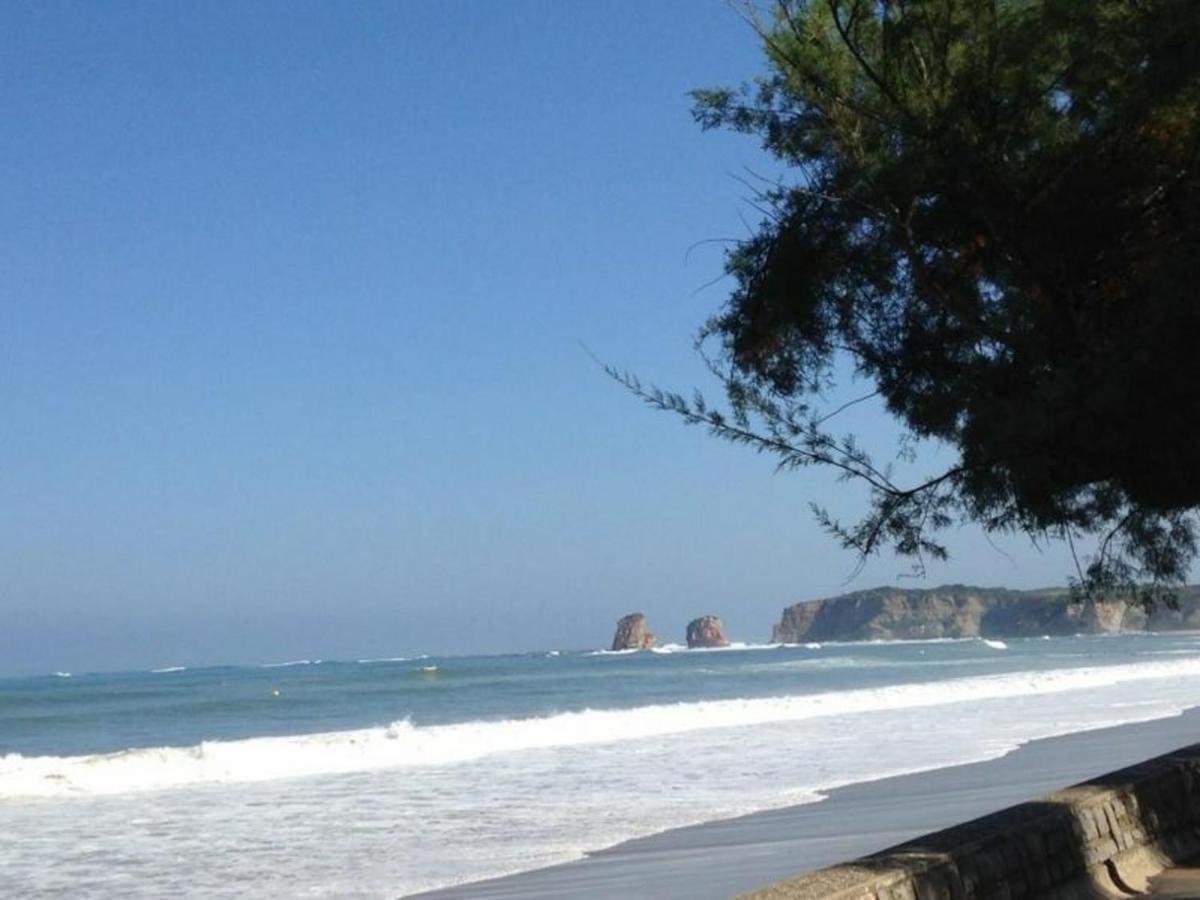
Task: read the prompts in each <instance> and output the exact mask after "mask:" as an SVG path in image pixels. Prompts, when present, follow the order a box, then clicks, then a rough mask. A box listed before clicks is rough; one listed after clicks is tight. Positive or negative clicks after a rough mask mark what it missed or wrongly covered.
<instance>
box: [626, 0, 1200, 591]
mask: <svg viewBox="0 0 1200 900" xmlns="http://www.w3.org/2000/svg"><path fill="white" fill-rule="evenodd" d="M745 13H746V17H747V19H748V20H749V21H750V22H751V24H752V25H753V26H754V27H756V28H757V29H758V32H759V34H760V36H761V37H762V40H763V44H764V48H765V53H766V58H767V64H768V67H767V72H766V74H765V75H763V76H762V77H760V78H759V79H758V80H757V81H756V82H755V84H753V85H751V86H748V87H743V88H742V89H741V90H740V91H734V90H727V89H719V90H704V91H697V92H696V93H695V100H696V106H695V115H696V118H697V121H698V122H699V123H700V124H701V125H702V126H703V127H705V128H729V129H734V130H737V131H741V132H746V133H749V134H753V135H756V136H757V137H759V138H760V139H761V140H762V141H763V144H764V146H765V147H766V148H767V149H768V150H769V151H770V152H771V153H772V154H773V155H774V156H775V157H776V158H778V159H779V160H780V161H782V162H783V163H784V164H785V165H786V167H787V171H788V172H789V176H788V177H787V179H786V180H783V181H781V182H779V183H772V184H767V185H764V186H763V188H762V190H761V192H760V194H759V196H758V197H756V198H755V202H756V205H757V207H758V208H759V209H761V210H762V211H763V214H764V219H763V221H762V222H761V224H760V225H759V227H758V228H757V231H756V232H755V233H754V234H753V235H752V236H751V237H750V238H749V239H748V240H745V241H744V242H742V243H740V244H738V245H737V246H736V247H734V248H733V249H732V250H731V252H730V253H729V255H728V258H727V270H728V272H729V273H730V274H731V275H732V276H733V277H734V279H735V285H736V286H735V288H734V290H733V293H732V296H731V297H730V299H729V301H728V304H727V306H726V307H725V309H724V310H723V311H722V312H721V313H720V314H719V315H718V316H716V317H715V318H714V319H713V320H712V321H711V322H710V323H709V325H708V326H707V328H706V329H705V332H704V335H703V337H705V338H708V339H713V340H716V341H717V342H719V344H720V347H721V353H720V354H719V356H718V358H717V360H716V362H715V363H714V370H715V371H717V372H718V373H719V375H720V377H721V378H722V380H723V382H724V384H725V387H726V392H727V395H728V400H729V406H730V408H729V410H728V411H727V412H714V411H712V410H711V409H709V408H708V407H707V406H706V405H705V403H704V402H703V400H702V399H701V398H696V399H695V400H685V399H684V398H682V397H680V396H677V395H671V394H664V393H660V392H657V391H655V390H654V389H652V388H643V387H642V386H641V385H640V384H638V383H637V382H636V381H635V380H633V379H631V378H628V377H627V376H622V375H619V373H614V374H617V375H618V377H620V378H622V379H623V380H625V381H626V383H627V386H629V387H631V388H632V389H634V390H635V392H637V393H639V394H640V395H641V396H642V397H643V398H644V399H647V400H648V401H649V402H651V403H652V404H653V405H656V406H659V407H663V408H667V409H670V410H673V411H674V412H676V413H678V414H680V415H682V416H683V417H684V418H685V419H687V420H689V421H691V422H693V423H702V424H704V425H707V426H708V427H709V428H710V429H711V430H713V431H714V432H715V433H716V434H718V435H720V436H722V437H725V438H729V439H732V440H735V441H741V442H744V443H748V444H750V445H752V446H755V447H757V448H758V449H760V450H763V451H767V452H771V453H774V454H776V455H778V456H779V457H780V461H781V465H782V466H783V467H785V468H789V467H795V466H805V465H812V464H818V465H820V464H824V465H831V466H834V467H837V468H839V469H840V470H841V471H842V472H843V473H844V474H845V475H846V476H847V477H850V478H854V479H860V480H862V481H865V482H866V483H867V484H868V485H869V487H870V490H871V494H872V502H871V506H870V509H869V512H868V513H867V515H865V516H864V518H863V520H862V521H860V522H857V523H853V524H850V525H845V524H842V523H839V522H836V521H833V520H832V519H830V518H829V517H828V516H827V515H825V514H824V513H822V512H821V511H819V510H818V515H819V516H821V517H822V521H823V523H824V524H825V525H826V526H827V527H828V528H829V529H830V530H831V531H832V532H833V533H834V534H836V535H837V536H838V537H839V538H840V540H841V541H842V542H843V543H844V545H845V546H847V547H849V548H853V549H854V550H856V551H857V552H858V553H859V554H861V555H862V556H863V557H864V558H865V556H866V555H869V554H871V553H874V552H877V551H878V550H880V549H881V548H883V547H887V546H890V547H892V548H893V549H895V550H896V551H898V552H899V553H900V554H904V555H910V556H913V557H915V558H916V560H917V561H918V563H919V562H920V561H921V560H922V559H923V558H924V557H925V556H929V555H932V556H934V557H940V556H943V555H944V552H945V551H944V548H943V546H942V544H941V543H940V541H939V540H938V538H937V532H938V531H939V530H940V529H942V528H944V527H946V526H948V525H950V524H952V523H955V522H961V521H970V522H976V523H979V524H981V525H982V526H983V527H984V528H985V529H987V530H990V531H1018V530H1023V531H1025V532H1028V533H1029V534H1031V535H1034V536H1035V537H1037V538H1040V537H1042V536H1055V537H1061V538H1063V539H1066V540H1072V541H1073V540H1074V539H1075V538H1078V537H1080V536H1081V535H1092V536H1093V537H1094V539H1095V542H1096V546H1097V547H1098V549H1097V551H1096V553H1095V555H1094V556H1092V557H1091V558H1090V560H1088V561H1087V564H1086V566H1081V567H1080V568H1079V570H1078V573H1077V581H1078V583H1079V584H1080V585H1081V586H1082V587H1083V588H1084V589H1086V590H1088V591H1090V592H1096V591H1104V590H1107V589H1114V588H1116V587H1118V586H1124V585H1128V584H1130V583H1133V582H1135V581H1136V582H1142V583H1148V584H1150V585H1151V588H1150V589H1149V590H1150V593H1148V594H1143V596H1144V597H1145V598H1146V599H1147V600H1153V598H1154V594H1155V592H1156V591H1157V590H1158V588H1159V587H1161V586H1163V585H1170V584H1172V583H1178V582H1179V581H1180V580H1181V579H1182V578H1183V577H1184V576H1185V575H1186V574H1187V570H1188V567H1189V565H1190V563H1191V561H1192V559H1193V556H1194V554H1195V549H1196V545H1195V531H1194V519H1193V514H1194V511H1195V510H1196V508H1197V507H1198V506H1200V465H1197V450H1198V449H1200V353H1198V352H1197V350H1198V346H1197V345H1198V343H1200V302H1198V300H1197V286H1198V285H1200V176H1198V173H1197V154H1198V152H1200V116H1198V110H1200V3H1197V2H1195V0H1086V2H1084V0H1041V2H1037V0H927V2H919V0H911V2H880V0H785V2H780V3H778V4H777V5H776V6H775V7H773V8H772V9H771V10H769V11H758V10H756V9H754V8H752V7H747V8H746V9H745ZM846 360H850V361H852V365H853V368H854V369H855V370H856V372H857V374H858V375H859V376H861V377H863V378H865V379H867V380H868V381H869V382H870V383H872V384H873V386H874V388H875V393H877V395H878V396H879V397H880V398H882V401H883V402H884V403H885V405H886V408H887V409H888V411H890V412H891V413H892V414H893V415H894V416H896V417H897V419H898V420H899V421H900V422H901V423H902V425H903V426H904V428H905V429H906V431H907V433H908V435H909V436H910V437H911V438H914V439H917V440H933V441H939V442H943V443H944V444H946V445H949V446H951V447H953V448H956V449H957V451H958V453H959V460H958V463H957V464H956V465H955V466H953V467H952V468H950V469H948V470H947V471H945V472H942V473H941V474H939V475H937V476H936V477H933V478H931V479H929V480H927V481H925V482H923V483H921V484H916V485H912V486H901V485H897V484H895V483H893V480H892V477H891V475H890V473H889V471H888V470H887V469H886V468H882V467H877V466H876V465H875V464H874V463H873V462H872V460H871V457H870V456H869V455H868V454H867V453H866V452H865V451H864V450H862V449H861V448H860V447H858V446H857V444H856V443H855V441H854V440H853V439H852V438H836V437H834V436H833V435H832V434H830V433H829V432H828V431H827V427H828V426H827V424H826V423H827V421H828V418H829V413H828V412H827V411H825V410H823V409H820V408H819V407H820V405H821V397H822V396H823V392H824V391H825V389H827V388H828V387H829V386H830V384H831V382H832V380H833V379H834V376H835V373H837V372H839V371H844V370H845V365H844V364H845V361H846Z"/></svg>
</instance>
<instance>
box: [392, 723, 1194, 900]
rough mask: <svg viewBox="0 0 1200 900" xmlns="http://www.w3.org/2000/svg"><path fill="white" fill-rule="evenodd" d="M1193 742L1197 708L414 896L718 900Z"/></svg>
mask: <svg viewBox="0 0 1200 900" xmlns="http://www.w3.org/2000/svg"><path fill="white" fill-rule="evenodd" d="M1197 741H1200V709H1191V710H1188V711H1187V712H1186V713H1184V714H1183V715H1181V716H1175V717H1172V718H1167V719H1158V720H1154V721H1151V722H1146V723H1141V724H1133V725H1123V726H1119V727H1115V728H1104V729H1098V730H1094V731H1087V732H1081V733H1077V734H1072V735H1066V736H1063V737H1056V738H1049V739H1046V740H1039V741H1033V742H1030V743H1028V744H1026V745H1024V746H1022V747H1021V748H1020V749H1018V750H1016V751H1014V752H1012V753H1009V754H1008V755H1006V756H1003V757H1001V758H999V759H995V760H990V761H987V762H981V763H972V764H969V765H963V766H954V767H951V768H946V769H938V770H934V771H930V772H922V773H917V774H912V775H901V776H897V777H894V778H886V779H882V780H878V781H873V782H867V783H863V784H855V785H849V786H847V787H844V788H840V789H837V790H834V791H831V792H830V793H829V795H828V797H827V798H826V799H825V800H823V801H821V802H819V803H811V804H805V805H802V806H794V807H789V808H785V809H779V810H772V811H768V812H763V813H756V814H753V815H748V816H741V817H738V818H735V819H726V820H722V821H715V822H709V823H705V824H703V825H697V826H692V827H689V828H680V829H675V830H671V831H666V832H663V833H661V834H657V835H654V836H652V837H647V838H642V839H639V840H635V841H628V842H626V843H623V844H619V845H617V846H615V847H611V848H608V849H603V850H599V851H597V852H594V853H591V854H589V855H588V856H587V857H586V858H584V859H581V860H578V861H575V862H571V863H566V864H564V865H559V866H552V867H549V868H544V869H538V870H534V871H530V872H524V873H520V874H517V875H511V876H508V877H504V878H497V879H491V880H487V881H480V882H475V883H472V884H465V885H460V886H458V887H455V888H449V889H444V890H439V891H432V892H427V893H422V894H415V895H412V896H416V897H421V898H424V900H467V898H471V900H509V898H513V900H515V898H524V900H542V898H544V900H550V898H560V897H571V898H585V900H591V898H595V900H599V898H611V897H617V896H622V897H648V898H681V900H682V898H692V900H709V898H711V900H719V898H727V897H732V896H736V895H737V894H739V893H742V892H744V891H748V890H751V889H753V888H755V887H761V886H763V885H765V884H768V883H770V882H773V881H777V880H780V879H782V878H786V877H789V876H793V875H796V874H798V873H800V872H804V871H808V870H811V869H816V868H820V867H822V866H826V865H830V864H833V863H836V862H840V861H843V860H847V859H851V858H854V857H856V856H861V855H863V854H865V853H870V852H872V851H875V850H880V849H882V848H884V847H888V846H891V845H893V844H896V843H899V842H901V841H904V840H907V839H909V838H912V837H915V836H917V835H920V834H923V833H925V832H928V831H932V830H936V829H940V828H944V827H947V826H949V825H953V824H955V823H957V822H962V821H965V820H968V819H972V818H975V817H976V816H980V815H984V814H986V813H989V812H992V811H995V810H997V809H1001V808H1003V807H1005V806H1009V805H1012V804H1014V803H1018V802H1021V801H1024V800H1028V799H1031V798H1033V797H1037V796H1040V795H1042V794H1044V793H1047V792H1049V791H1052V790H1055V789H1057V788H1060V787H1064V786H1066V785H1069V784H1072V783H1074V782H1077V781H1081V780H1083V779H1086V778H1090V777H1093V776H1096V775H1100V774H1102V773H1104V772H1108V771H1111V770H1113V769H1117V768H1121V767H1123V766H1127V765H1131V764H1133V763H1136V762H1139V761H1141V760H1143V759H1146V758H1149V757H1152V756H1156V755H1158V754H1162V753H1166V752H1168V751H1170V750H1174V749H1176V748H1178V747H1182V746H1185V745H1188V744H1192V743H1196V742H1197ZM704 777H718V778H719V777H720V773H716V772H713V773H704ZM643 799H644V801H645V802H653V798H651V797H646V798H643ZM614 802H619V800H618V799H617V795H614ZM629 802H638V801H637V800H636V799H634V800H631V801H629Z"/></svg>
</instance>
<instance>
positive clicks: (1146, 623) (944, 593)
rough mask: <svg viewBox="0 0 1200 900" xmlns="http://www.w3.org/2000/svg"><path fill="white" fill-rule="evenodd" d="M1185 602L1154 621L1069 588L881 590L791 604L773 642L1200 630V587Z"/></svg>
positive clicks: (1185, 594)
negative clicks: (1075, 597)
mask: <svg viewBox="0 0 1200 900" xmlns="http://www.w3.org/2000/svg"><path fill="white" fill-rule="evenodd" d="M1178 598H1179V609H1177V610H1173V609H1168V608H1166V607H1161V606H1160V607H1159V608H1157V609H1155V610H1154V612H1153V613H1152V614H1151V615H1150V616H1147V615H1146V613H1145V612H1144V611H1143V610H1142V609H1141V607H1139V606H1130V605H1128V604H1127V603H1125V602H1124V601H1121V600H1114V601H1110V602H1103V603H1097V602H1091V601H1085V602H1081V603H1075V602H1072V601H1071V597H1070V594H1069V593H1068V592H1067V591H1066V590H1064V589H1050V590H1040V591H1010V590H1006V589H1004V588H979V587H970V586H967V585H961V584H952V585H946V586H944V587H938V588H931V589H926V590H903V589H899V588H874V589H872V590H867V591H856V592H855V593H852V594H843V595H842V596H840V597H832V598H829V599H826V600H809V601H806V602H804V603H797V604H795V605H794V606H789V607H787V608H786V609H785V610H784V611H783V617H782V618H781V619H780V622H779V624H778V625H776V626H775V628H774V630H773V632H772V638H771V639H772V640H773V641H776V642H779V643H788V644H791V643H798V642H804V641H871V640H899V639H913V638H962V637H1037V636H1040V635H1043V634H1049V635H1065V634H1104V633H1112V632H1117V631H1143V630H1149V631H1178V630H1181V629H1200V587H1195V586H1193V587H1187V588H1183V589H1181V590H1180V591H1179V592H1178Z"/></svg>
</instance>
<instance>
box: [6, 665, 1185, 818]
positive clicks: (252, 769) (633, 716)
mask: <svg viewBox="0 0 1200 900" xmlns="http://www.w3.org/2000/svg"><path fill="white" fill-rule="evenodd" d="M1188 678H1200V659H1189V660H1179V661H1166V660H1162V661H1154V662H1142V663H1131V664H1125V665H1114V666H1102V667H1090V668H1075V669H1055V670H1049V671H1043V672H1021V673H1012V674H1005V675H992V676H980V677H966V678H958V679H952V680H948V681H937V682H928V683H918V684H905V685H892V686H888V687H880V688H872V689H860V690H847V691H837V692H827V693H819V694H810V695H798V696H787V697H765V698H755V699H739V700H711V701H701V702H693V703H671V704H656V705H649V706H641V707H635V708H632V709H585V710H581V711H578V712H568V713H560V714H557V715H551V716H543V717H536V718H527V719H507V720H498V721H496V720H485V721H472V722H463V723H459V724H453V725H430V726H421V727H418V726H415V725H413V724H412V723H410V722H408V721H397V722H393V723H392V724H391V725H388V726H386V727H378V728H366V729H359V730H354V731H339V732H328V733H323V734H310V735H298V736H290V737H262V738H250V739H246V740H236V741H205V742H203V743H200V744H197V745H194V746H191V747H154V748H142V749H132V750H126V751H123V752H119V753H110V754H100V755H89V756H73V757H55V756H41V757H23V756H21V755H20V754H9V755H7V756H4V757H0V798H12V797H36V796H42V797H46V796H59V797H62V796H72V795H91V794H117V793H125V792H128V791H137V790H147V789H157V788H170V787H178V786H182V785H188V784H197V783H205V782H224V783H231V782H256V781H265V780H270V779H276V778H284V777H296V776H310V775H321V774H334V773H344V772H359V771H368V770H375V769H384V768H394V767H424V766H445V765H452V764H457V763H463V762H467V761H470V760H474V759H478V758H480V757H483V756H490V755H495V754H506V753H514V752H520V751H527V750H535V749H544V748H554V747H571V746H579V745H586V744H603V743H617V742H623V741H636V740H643V739H647V738H652V737H661V736H664V735H677V734H684V733H687V732H695V731H705V730H710V729H717V728H728V729H738V728H747V727H751V726H758V725H766V724H771V723H786V722H798V721H803V720H811V719H819V718H822V717H830V716H846V715H855V714H860V713H870V712H877V711H885V710H886V711H894V710H898V709H912V708H919V707H935V706H941V705H946V704H952V703H959V702H970V703H975V704H978V703H979V702H980V701H985V700H997V699H1005V698H1013V697H1028V696H1037V695H1046V694H1057V693H1063V692H1069V691H1081V690H1094V689H1097V688H1101V687H1106V686H1112V685H1122V686H1123V685H1126V684H1128V683H1130V682H1139V681H1147V680H1154V679H1172V680H1174V681H1175V682H1179V681H1180V680H1181V679H1188Z"/></svg>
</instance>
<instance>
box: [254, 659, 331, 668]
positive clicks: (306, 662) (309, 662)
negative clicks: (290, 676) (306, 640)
mask: <svg viewBox="0 0 1200 900" xmlns="http://www.w3.org/2000/svg"><path fill="white" fill-rule="evenodd" d="M322 662H323V660H320V659H289V660H288V661H287V662H277V663H263V664H262V665H261V666H259V668H260V669H286V668H289V667H290V666H319V665H320V664H321V663H322Z"/></svg>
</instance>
